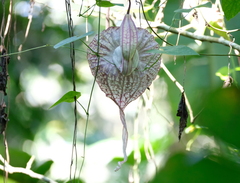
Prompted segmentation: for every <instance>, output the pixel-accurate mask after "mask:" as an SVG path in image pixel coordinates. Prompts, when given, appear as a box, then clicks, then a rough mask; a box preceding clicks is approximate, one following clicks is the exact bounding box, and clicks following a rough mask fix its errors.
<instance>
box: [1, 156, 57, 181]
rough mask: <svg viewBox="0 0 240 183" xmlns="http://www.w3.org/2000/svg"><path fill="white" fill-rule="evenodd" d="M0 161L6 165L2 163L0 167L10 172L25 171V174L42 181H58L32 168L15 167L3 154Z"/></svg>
mask: <svg viewBox="0 0 240 183" xmlns="http://www.w3.org/2000/svg"><path fill="white" fill-rule="evenodd" d="M0 161H2V162H3V163H4V164H5V166H3V165H0V169H1V170H3V171H6V172H8V173H10V174H13V173H23V174H26V175H28V176H30V177H32V178H35V179H39V180H42V181H45V182H48V183H57V182H56V181H54V180H51V179H50V178H48V177H45V176H44V175H41V174H38V173H35V172H33V171H32V170H29V169H26V168H22V167H13V166H11V165H9V164H8V162H7V161H6V160H5V159H4V158H3V157H2V155H0Z"/></svg>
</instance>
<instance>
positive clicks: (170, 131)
mask: <svg viewBox="0 0 240 183" xmlns="http://www.w3.org/2000/svg"><path fill="white" fill-rule="evenodd" d="M19 2H25V3H28V1H20V0H18V1H14V6H16V5H17V3H19ZM153 2H154V4H153ZM121 3H122V2H121ZM161 3H163V2H162V1H160V0H157V1H153V0H147V1H145V7H146V8H147V9H148V10H146V12H145V13H146V16H147V19H148V20H149V21H153V20H155V17H156V16H157V13H158V11H159V10H160V8H159V5H161ZM36 4H38V3H36ZM74 5H75V4H74ZM38 6H39V7H40V9H41V11H40V13H38V14H37V15H36V16H33V20H32V24H31V27H30V30H29V35H28V37H27V38H26V40H25V41H24V39H25V38H24V35H25V30H26V27H27V24H28V17H27V15H28V13H27V14H26V15H25V16H23V15H20V14H14V16H13V19H12V28H11V31H10V34H9V36H8V37H7V38H6V39H5V45H6V47H7V49H8V52H9V53H14V52H18V48H19V46H20V45H21V44H23V48H22V49H23V50H26V49H31V48H34V47H38V46H42V45H46V44H49V45H51V46H47V47H45V48H42V49H36V50H32V51H29V52H26V53H22V54H19V55H13V56H11V60H10V64H9V68H8V70H9V81H8V82H9V85H8V90H7V93H8V96H7V97H6V98H7V101H8V103H7V106H8V107H9V120H10V121H9V123H8V127H7V141H8V144H9V153H10V159H11V161H10V164H11V165H12V166H16V167H26V163H27V162H28V161H29V159H30V158H31V156H32V155H35V154H34V152H35V153H36V154H38V153H39V152H38V151H39V150H40V149H43V151H41V153H42V152H44V153H42V155H45V157H49V158H47V159H44V158H42V159H41V158H39V159H38V158H36V161H35V162H34V163H33V164H32V170H33V171H35V172H37V173H40V174H44V175H46V176H50V177H51V176H52V175H51V173H50V172H51V170H52V169H57V168H56V167H55V168H53V167H54V165H55V164H57V163H58V162H56V160H55V161H54V160H52V159H51V158H52V157H54V155H53V156H50V155H51V154H52V153H51V149H48V148H46V147H47V145H49V147H50V146H53V145H54V144H56V143H58V142H59V143H58V144H57V145H58V146H59V147H62V148H63V149H67V150H69V151H71V143H72V135H73V128H74V117H73V106H72V105H71V104H65V103H64V104H61V105H59V106H57V107H55V108H53V109H51V110H48V108H49V107H50V106H51V105H52V104H53V103H54V102H52V101H49V102H45V103H44V102H43V103H37V102H35V103H34V102H33V99H31V97H30V98H28V97H27V95H28V94H29V93H31V91H30V88H28V87H27V86H28V85H27V83H28V82H30V81H33V82H34V81H35V80H34V79H35V78H37V77H39V76H41V77H43V78H46V79H47V80H49V79H50V78H53V79H54V80H55V81H56V82H57V83H58V84H59V86H60V91H59V93H58V94H57V93H56V95H55V97H56V98H55V99H53V101H57V100H56V99H59V98H60V97H61V96H62V95H63V94H64V93H66V92H68V91H71V90H72V84H71V81H72V69H71V62H70V57H69V48H67V47H64V48H59V49H58V50H55V49H54V48H53V47H52V46H53V45H55V44H56V43H58V42H60V41H62V40H64V39H66V38H68V29H67V22H66V21H65V20H62V21H60V23H58V22H57V21H56V20H54V19H53V18H51V16H52V15H51V12H52V11H53V8H52V7H48V6H44V4H43V5H41V4H40V5H39V4H38ZM8 7H9V1H5V3H4V6H3V7H1V8H0V15H4V8H5V18H6V16H7V11H8ZM76 7H77V8H76V9H77V10H76V9H75V11H78V10H79V6H78V5H76ZM180 7H181V6H180V1H177V0H168V1H167V4H166V7H165V8H164V17H163V22H164V23H166V24H168V25H172V26H173V27H177V26H178V25H179V22H178V21H179V20H182V22H181V23H182V26H184V25H188V24H189V22H188V21H187V20H185V19H183V17H181V16H180V14H177V15H176V14H174V10H177V9H179V8H180ZM113 8H114V7H113ZM117 8H118V9H120V8H122V9H121V10H122V11H123V10H125V9H124V7H117ZM27 9H29V7H27ZM111 10H112V9H111ZM115 10H116V9H113V11H115ZM55 13H56V12H55ZM58 13H59V14H58ZM117 13H118V12H117ZM56 14H57V16H59V17H61V15H62V14H63V15H64V16H63V17H65V12H64V10H60V11H59V12H57V13H56ZM50 15H51V16H50ZM74 15H75V14H74ZM65 18H66V17H65ZM75 18H76V16H75ZM77 18H78V19H79V21H78V24H77V25H76V26H75V31H76V35H78V36H79V35H82V34H84V33H85V21H86V19H84V18H80V17H77ZM239 18H240V15H239V14H238V15H237V16H235V17H234V18H232V19H231V20H229V21H225V24H226V28H227V29H236V28H239V27H240V23H239V21H238V20H239ZM97 20H98V17H97V15H96V14H94V13H93V14H92V15H91V16H89V17H88V26H89V31H91V30H92V31H95V32H97ZM104 21H105V20H104V18H102V22H104ZM104 26H105V25H102V26H101V29H105V27H104ZM190 31H192V29H191V30H190ZM158 32H159V33H161V32H162V30H158ZM205 34H206V35H211V32H210V30H206V31H205ZM231 34H232V35H233V37H234V38H235V42H236V43H237V44H240V34H239V32H233V33H231ZM214 36H217V35H214ZM89 39H91V37H89ZM177 39H178V38H177V35H171V36H169V37H168V39H167V40H168V41H169V42H170V43H172V44H175V43H176V40H177ZM157 41H159V40H157ZM159 42H161V41H159ZM75 45H76V68H77V71H76V82H77V87H78V91H80V92H81V97H80V98H81V99H82V98H83V99H82V102H83V103H84V102H85V103H87V102H88V98H87V99H86V95H87V96H88V95H89V93H90V88H91V86H92V81H93V78H92V76H91V75H88V74H86V72H85V71H86V69H88V68H87V67H86V66H87V60H86V47H85V46H84V45H83V44H82V43H81V42H80V41H77V42H75ZM179 45H187V46H189V47H191V48H193V49H194V50H195V51H196V52H198V53H199V54H201V53H204V54H213V53H215V54H223V53H224V54H227V53H228V52H229V48H228V47H226V46H222V45H218V44H214V43H208V42H203V43H202V44H201V45H200V46H199V45H197V44H196V43H195V42H194V40H191V39H189V38H185V37H180V39H179ZM229 61H230V63H231V65H230V67H231V75H232V76H233V78H234V84H233V85H234V86H233V87H231V88H227V89H222V88H221V87H222V84H223V81H222V80H221V79H220V78H219V77H218V76H216V73H218V72H220V73H222V74H223V73H224V74H226V66H227V65H228V63H229ZM163 62H164V63H165V65H166V67H167V68H168V69H169V70H170V72H171V73H172V74H173V76H174V77H175V78H176V79H177V80H178V81H179V82H180V83H181V84H182V85H183V86H184V88H185V92H186V94H187V96H188V99H189V101H190V103H191V106H192V109H193V112H194V114H195V115H197V114H198V113H199V116H198V117H197V118H196V120H195V123H194V124H191V125H192V127H193V128H192V131H191V130H190V131H189V132H185V133H184V134H183V139H182V140H181V142H178V140H177V132H178V122H179V119H178V118H177V117H176V112H177V107H178V103H179V100H180V96H181V93H180V92H179V90H178V88H177V87H176V85H175V83H173V82H172V81H171V80H170V79H169V77H168V76H167V75H166V73H165V72H164V71H163V70H160V71H159V76H160V78H159V79H158V80H156V81H155V82H154V86H156V89H157V90H155V94H154V99H153V106H152V108H151V110H152V111H154V112H152V113H151V114H150V112H149V113H147V120H149V121H150V122H149V126H150V127H149V128H150V131H149V134H148V135H149V136H150V137H151V138H150V139H148V140H149V141H150V142H151V148H152V150H153V152H154V155H155V164H156V165H157V170H156V167H155V165H154V158H153V159H151V158H149V157H147V155H146V154H147V153H146V152H148V151H150V150H149V149H148V148H146V139H145V137H143V136H144V135H143V134H144V133H145V131H147V130H146V127H145V126H144V125H143V124H140V126H141V127H143V130H139V131H140V132H139V136H140V137H139V141H138V143H139V148H138V151H139V154H140V155H139V157H140V160H139V159H136V154H137V151H136V150H134V149H132V150H131V152H130V153H129V160H128V162H127V163H126V164H125V165H124V166H123V167H122V169H121V170H119V172H117V173H114V172H113V169H114V168H115V166H116V164H117V162H118V161H119V160H121V159H122V158H121V157H115V158H112V159H111V158H110V160H109V159H107V158H106V162H105V164H106V167H103V168H102V169H107V170H106V171H105V172H104V173H105V175H102V174H100V173H99V172H101V170H100V169H94V170H92V169H91V172H90V173H87V172H84V173H85V174H84V176H85V177H84V180H82V177H81V180H79V181H82V182H84V181H85V182H89V181H88V179H90V178H91V177H92V176H99V179H100V177H101V176H102V177H103V176H105V177H106V180H105V182H128V181H129V179H130V178H129V177H131V176H130V175H131V172H134V171H135V170H133V167H134V166H137V168H138V169H137V170H136V171H137V172H138V173H139V176H140V182H148V181H149V180H151V181H150V182H154V183H155V182H156V183H157V182H164V183H165V182H166V183H175V182H176V183H181V182H196V183H197V182H199V183H200V182H201V183H202V182H239V181H240V176H239V175H240V167H239V165H240V159H239V157H240V156H239V155H240V154H239V148H240V142H239V136H240V135H239V129H240V126H239V124H240V123H239V122H240V120H239V119H240V112H239V109H240V106H239V105H240V91H239V83H240V72H239V71H238V70H235V67H237V66H239V61H238V59H237V58H235V57H231V59H230V60H229V58H228V57H227V56H223V57H219V56H187V57H182V56H179V57H177V58H176V59H175V58H174V56H169V55H163ZM55 67H57V68H60V71H59V70H58V69H53V68H55ZM224 67H225V69H222V70H220V69H221V68H224ZM61 69H62V72H61ZM222 71H223V72H222ZM37 84H38V83H37ZM39 87H43V88H44V87H46V88H45V89H46V90H48V88H47V87H48V86H47V85H46V86H44V85H41V86H39ZM39 90H40V89H39ZM56 92H57V91H56ZM146 93H147V94H148V91H147V92H146ZM84 95H85V100H87V102H86V101H84ZM46 97H47V96H46ZM98 97H99V96H98V95H97V96H95V97H94V100H93V109H92V113H90V116H91V117H90V121H89V126H88V129H89V131H88V138H87V148H90V147H94V146H95V147H96V146H97V145H98V144H100V143H102V142H103V140H106V139H107V140H109V138H110V137H112V136H113V135H115V134H116V132H117V131H120V132H121V126H120V127H119V126H118V127H117V128H119V129H117V130H116V127H114V126H116V125H117V124H116V123H111V120H109V119H106V118H105V116H108V115H110V114H111V112H112V111H111V110H113V109H111V108H110V109H108V111H107V112H105V113H104V115H103V112H101V110H102V109H101V108H103V107H99V106H101V104H98V105H95V103H97V102H100V103H101V100H100V99H99V98H98ZM101 97H103V95H101ZM140 101H143V103H144V99H143V98H140ZM85 103H84V104H85ZM78 112H79V111H78ZM91 114H92V115H91ZM78 115H79V121H78V124H79V127H78V129H77V130H78V132H79V134H78V136H77V141H78V142H79V144H78V145H79V149H81V148H82V142H83V133H84V128H85V126H84V125H85V119H86V116H85V114H84V112H81V111H80V112H79V113H78ZM118 118H119V116H115V117H114V119H116V121H117V122H119V121H118ZM111 119H113V118H111ZM129 119H131V118H130V117H129ZM130 121H131V120H129V123H128V125H129V126H130V129H133V127H134V124H133V123H131V122H130ZM132 121H133V120H132ZM119 123H120V122H119ZM188 125H190V124H188ZM151 126H152V128H151ZM156 126H157V127H158V126H160V127H161V128H160V129H166V132H160V131H159V132H157V133H156V131H155V130H156V129H157V130H158V129H159V128H157V127H156ZM155 127H156V128H155ZM131 133H132V132H131ZM119 134H120V133H119ZM119 134H117V135H116V136H114V137H116V138H118V139H121V135H119ZM162 134H163V135H162ZM161 135H162V136H161ZM206 139H207V140H206ZM1 140H3V139H2V137H1ZM107 140H106V141H107ZM190 142H191V143H190ZM103 143H107V142H103ZM43 144H45V145H46V144H47V145H46V146H43ZM66 144H70V145H69V146H67V145H66ZM113 145H115V144H114V143H112V146H111V145H110V146H108V147H107V148H100V149H98V150H97V151H94V158H95V157H98V160H99V161H100V160H101V159H104V158H102V155H101V154H100V153H101V152H103V154H106V153H111V152H112V151H113V150H114V146H113ZM187 146H188V151H187V150H186V149H187V148H186V147H187ZM130 147H131V144H129V145H128V148H130ZM45 148H46V149H45ZM54 148H55V146H54ZM146 149H147V150H146ZM36 151H37V152H36ZM62 151H63V150H62ZM62 151H61V150H58V149H57V153H56V154H55V156H57V155H60V156H62V157H61V158H62V159H61V160H59V161H65V160H66V161H67V162H69V164H65V167H64V166H63V167H60V166H59V165H58V169H57V170H63V171H64V172H65V174H68V172H69V169H70V168H69V166H70V160H71V157H70V155H69V156H65V154H64V155H62V154H61V153H62ZM80 151H81V150H79V151H78V156H79V157H80V156H81V152H80ZM119 151H121V147H120V148H119ZM41 153H40V154H41ZM112 153H114V152H112ZM0 154H1V155H3V156H4V155H5V153H4V146H3V145H1V146H0ZM89 154H90V153H89ZM89 154H88V153H87V155H86V157H87V158H88V159H86V164H87V165H89V164H94V165H95V166H97V164H98V162H91V159H94V158H93V157H92V156H90V155H89ZM91 155H92V154H91ZM38 156H39V154H38ZM89 156H90V157H89ZM50 157H51V158H50ZM120 158H121V159H120ZM80 159H81V157H80ZM162 159H163V160H162ZM104 160H105V159H104ZM88 161H89V162H90V163H89V164H88ZM80 162H81V161H79V162H78V163H79V164H80ZM93 167H94V166H93ZM78 168H79V167H78ZM83 170H84V167H83ZM86 170H89V169H86ZM129 172H130V173H129ZM89 174H91V175H89ZM99 174H100V175H99ZM1 175H3V172H2V171H1ZM58 175H59V177H60V178H56V177H54V176H53V177H54V178H56V179H58V180H59V181H58V182H65V181H68V182H70V181H69V180H68V178H65V179H64V178H61V173H59V174H58ZM2 180H3V178H2V177H0V182H1V181H2ZM76 180H77V179H76ZM8 182H9V183H12V182H21V183H23V182H24V183H28V182H31V183H34V182H42V181H39V180H35V179H32V178H30V177H29V176H27V175H24V174H9V181H8Z"/></svg>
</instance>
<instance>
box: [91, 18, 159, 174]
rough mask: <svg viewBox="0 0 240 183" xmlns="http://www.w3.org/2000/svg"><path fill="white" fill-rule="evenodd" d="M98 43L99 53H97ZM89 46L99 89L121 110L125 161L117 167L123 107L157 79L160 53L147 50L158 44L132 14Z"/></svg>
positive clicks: (125, 142)
mask: <svg viewBox="0 0 240 183" xmlns="http://www.w3.org/2000/svg"><path fill="white" fill-rule="evenodd" d="M98 37H99V41H98ZM98 42H99V53H98V54H96V53H97V50H98ZM89 47H90V48H91V50H92V51H94V52H95V53H93V52H92V51H91V50H90V49H89V50H88V55H87V58H88V62H89V65H90V69H91V71H92V74H93V76H94V77H96V81H97V83H98V84H99V86H100V88H101V89H102V91H103V92H104V93H105V94H106V96H107V97H109V98H111V99H112V100H113V101H114V102H115V103H116V104H117V105H118V107H119V110H120V118H121V121H122V124H123V132H122V133H123V135H122V140H123V154H124V160H123V161H121V162H118V164H119V166H117V168H116V170H118V169H120V167H121V165H122V164H123V163H124V162H126V161H127V155H126V148H127V141H128V131H127V125H126V121H125V114H124V109H125V107H126V106H127V105H128V104H129V103H130V102H132V101H133V100H135V99H137V98H138V97H139V96H140V95H142V93H143V92H144V91H145V90H146V89H147V87H149V86H150V85H151V83H152V81H153V80H154V79H155V78H156V76H157V74H158V71H159V69H160V63H161V60H160V55H159V54H155V53H152V52H148V51H149V50H154V49H159V45H158V43H157V42H156V41H155V40H154V37H153V36H152V35H151V34H150V33H149V32H148V31H147V30H145V29H142V28H137V27H136V26H135V24H134V22H133V21H132V19H131V16H130V15H129V14H126V15H125V17H124V20H123V22H122V24H121V26H120V27H110V28H108V29H107V30H104V31H102V33H101V34H100V35H99V36H98V35H96V36H95V37H94V38H93V40H92V42H91V43H90V44H89ZM98 56H99V58H98Z"/></svg>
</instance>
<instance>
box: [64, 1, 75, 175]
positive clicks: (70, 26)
mask: <svg viewBox="0 0 240 183" xmlns="http://www.w3.org/2000/svg"><path fill="white" fill-rule="evenodd" d="M65 6H66V13H67V21H68V32H69V36H70V37H72V36H74V32H73V20H72V16H71V4H70V1H69V0H65ZM70 58H71V63H72V84H73V91H76V84H75V50H74V42H71V43H70ZM76 138H77V100H76V97H74V133H73V144H72V155H71V156H72V158H71V165H70V179H71V176H72V166H73V161H74V158H73V157H74V156H75V160H76V161H75V169H74V178H75V175H76V170H77V147H76Z"/></svg>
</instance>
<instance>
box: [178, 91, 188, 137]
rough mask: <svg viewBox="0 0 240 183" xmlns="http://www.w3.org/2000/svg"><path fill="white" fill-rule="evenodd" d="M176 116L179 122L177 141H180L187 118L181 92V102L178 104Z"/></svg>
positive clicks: (183, 97)
mask: <svg viewBox="0 0 240 183" xmlns="http://www.w3.org/2000/svg"><path fill="white" fill-rule="evenodd" d="M177 116H179V117H180V120H179V133H178V139H179V140H180V139H181V136H182V132H183V130H184V129H185V128H186V127H187V118H188V111H187V106H186V102H185V96H184V92H182V96H181V100H180V102H179V104H178V110H177Z"/></svg>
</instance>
